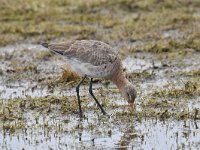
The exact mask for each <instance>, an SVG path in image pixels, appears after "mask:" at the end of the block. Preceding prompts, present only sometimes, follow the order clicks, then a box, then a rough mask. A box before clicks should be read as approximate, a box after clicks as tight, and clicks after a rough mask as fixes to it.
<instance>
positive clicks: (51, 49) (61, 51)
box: [41, 43, 64, 55]
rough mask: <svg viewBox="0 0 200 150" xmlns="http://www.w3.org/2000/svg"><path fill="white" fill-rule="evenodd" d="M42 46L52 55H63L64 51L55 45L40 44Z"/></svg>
mask: <svg viewBox="0 0 200 150" xmlns="http://www.w3.org/2000/svg"><path fill="white" fill-rule="evenodd" d="M41 45H42V46H44V47H46V48H48V49H49V50H50V51H52V52H54V53H57V54H60V55H63V53H64V50H63V49H60V48H59V47H58V46H57V44H48V43H42V44H41Z"/></svg>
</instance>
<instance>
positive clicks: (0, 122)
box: [0, 0, 200, 149]
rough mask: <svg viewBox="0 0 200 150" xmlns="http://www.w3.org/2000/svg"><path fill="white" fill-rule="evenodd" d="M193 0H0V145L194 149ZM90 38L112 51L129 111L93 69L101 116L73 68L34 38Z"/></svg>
mask: <svg viewBox="0 0 200 150" xmlns="http://www.w3.org/2000/svg"><path fill="white" fill-rule="evenodd" d="M199 10H200V2H199V1H198V0H194V1H189V0H183V1H171V0H167V1H158V0H141V1H134V0H109V1H108V0H93V1H92V0H89V1H87V3H86V2H85V1H84V0H82V1H81V0H78V1H76V3H75V2H73V1H70V0H63V1H57V0H50V1H47V0H44V1H39V0H35V1H32V0H29V1H27V2H23V1H22V0H17V1H4V0H0V22H1V28H0V45H1V47H0V103H1V105H0V148H1V149H114V148H116V149H197V148H198V147H199V146H200V140H199V139H200V136H199V135H200V134H199V132H200V131H199V126H200V82H199V81H200V59H199V58H200V11H199ZM69 39H96V40H101V41H104V42H106V43H108V44H110V45H111V46H113V47H114V48H115V49H116V50H117V51H119V53H120V55H121V58H122V61H123V65H124V70H125V71H126V75H127V78H128V79H129V80H130V81H131V82H132V83H133V84H134V85H135V87H136V89H137V91H138V97H137V99H136V102H135V105H136V109H137V111H136V113H132V112H130V111H129V109H128V107H127V102H126V101H124V99H123V98H122V97H121V95H120V94H119V92H118V89H116V87H115V86H114V85H113V84H112V83H111V82H110V81H107V80H104V79H95V83H94V93H95V95H96V96H97V98H98V99H99V101H100V102H101V104H102V105H103V107H104V108H105V110H106V112H107V113H108V115H106V116H104V115H102V114H101V112H100V110H99V109H98V108H97V106H96V104H95V102H94V100H93V99H92V98H91V96H90V95H89V92H88V81H89V80H86V81H85V82H84V85H83V86H82V87H81V99H82V106H83V112H84V117H85V118H84V119H83V120H80V119H79V115H78V105H77V99H76V92H75V86H76V84H77V83H78V81H79V80H80V77H79V76H78V75H77V74H76V73H74V72H72V71H71V70H70V68H69V66H68V65H67V64H66V62H65V61H64V60H63V58H62V57H60V56H56V55H55V54H52V53H51V52H49V51H48V50H47V49H45V48H43V47H42V46H41V45H40V43H41V42H44V41H45V42H57V41H66V40H69Z"/></svg>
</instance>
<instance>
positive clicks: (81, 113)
mask: <svg viewBox="0 0 200 150" xmlns="http://www.w3.org/2000/svg"><path fill="white" fill-rule="evenodd" d="M86 77H87V76H86V75H85V76H84V77H83V78H82V79H81V81H80V82H79V84H78V85H77V87H76V93H77V98H78V106H79V113H80V118H82V117H83V112H82V109H81V100H80V95H79V87H80V85H81V84H82V83H83V81H84V80H85V78H86Z"/></svg>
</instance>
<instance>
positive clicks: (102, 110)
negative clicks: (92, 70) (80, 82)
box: [89, 78, 106, 115]
mask: <svg viewBox="0 0 200 150" xmlns="http://www.w3.org/2000/svg"><path fill="white" fill-rule="evenodd" d="M92 80H93V78H91V80H90V88H89V92H90V94H91V95H92V97H93V98H94V100H95V101H96V103H97V105H98V107H99V108H100V109H101V112H102V113H103V114H104V115H106V112H105V110H104V109H103V107H102V106H101V104H100V103H99V102H98V100H97V98H96V97H95V96H94V94H93V92H92Z"/></svg>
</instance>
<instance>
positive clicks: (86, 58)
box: [43, 40, 120, 77]
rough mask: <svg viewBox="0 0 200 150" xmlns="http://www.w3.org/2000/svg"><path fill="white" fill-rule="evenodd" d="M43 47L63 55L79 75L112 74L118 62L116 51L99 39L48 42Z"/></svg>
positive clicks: (98, 75) (103, 75)
mask: <svg viewBox="0 0 200 150" xmlns="http://www.w3.org/2000/svg"><path fill="white" fill-rule="evenodd" d="M43 46H44V45H43ZM45 47H48V48H49V49H50V50H52V51H54V52H56V53H59V54H61V55H63V56H64V57H65V58H66V59H67V60H68V62H69V64H70V65H71V66H72V67H73V68H74V69H75V70H76V71H77V72H78V73H79V74H81V75H84V74H87V75H88V76H91V77H106V76H109V74H112V72H113V71H114V70H115V68H116V67H117V65H116V64H119V62H120V59H119V57H118V54H117V51H115V50H114V49H113V48H112V47H111V46H109V45H108V44H106V43H104V42H101V41H95V40H74V41H68V42H65V43H55V44H48V45H47V46H45ZM114 67H115V68H114Z"/></svg>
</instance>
